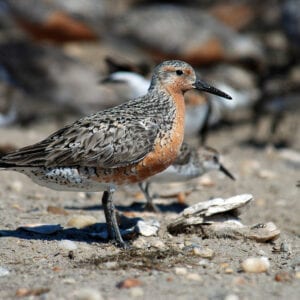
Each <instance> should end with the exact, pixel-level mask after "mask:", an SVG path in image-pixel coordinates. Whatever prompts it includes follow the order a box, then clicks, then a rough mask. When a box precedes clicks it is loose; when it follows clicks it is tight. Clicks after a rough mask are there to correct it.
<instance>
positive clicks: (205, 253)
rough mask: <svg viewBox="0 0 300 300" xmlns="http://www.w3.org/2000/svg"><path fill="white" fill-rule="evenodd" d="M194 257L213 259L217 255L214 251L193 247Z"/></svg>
mask: <svg viewBox="0 0 300 300" xmlns="http://www.w3.org/2000/svg"><path fill="white" fill-rule="evenodd" d="M192 252H193V254H194V255H197V256H200V257H203V258H213V257H214V255H215V252H214V251H213V250H212V249H209V248H204V249H203V248H200V247H193V250H192Z"/></svg>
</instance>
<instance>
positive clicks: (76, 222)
mask: <svg viewBox="0 0 300 300" xmlns="http://www.w3.org/2000/svg"><path fill="white" fill-rule="evenodd" d="M95 223H97V219H96V218H95V217H93V216H75V217H73V218H71V219H70V220H69V221H68V223H67V225H68V226H70V227H75V228H77V229H81V228H84V227H87V226H91V225H94V224H95Z"/></svg>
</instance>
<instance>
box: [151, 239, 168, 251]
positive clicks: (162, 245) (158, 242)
mask: <svg viewBox="0 0 300 300" xmlns="http://www.w3.org/2000/svg"><path fill="white" fill-rule="evenodd" d="M151 246H152V247H154V248H157V249H160V250H162V249H165V248H166V245H165V243H164V242H163V241H161V240H155V241H154V242H153V243H152V244H151Z"/></svg>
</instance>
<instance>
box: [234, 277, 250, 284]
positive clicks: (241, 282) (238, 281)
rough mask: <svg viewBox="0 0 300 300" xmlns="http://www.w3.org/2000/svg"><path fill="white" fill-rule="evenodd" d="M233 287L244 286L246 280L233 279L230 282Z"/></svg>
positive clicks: (242, 278)
mask: <svg viewBox="0 0 300 300" xmlns="http://www.w3.org/2000/svg"><path fill="white" fill-rule="evenodd" d="M232 283H233V285H244V284H246V283H247V281H246V279H245V278H244V277H241V276H239V277H235V278H233V280H232Z"/></svg>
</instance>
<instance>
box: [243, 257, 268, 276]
mask: <svg viewBox="0 0 300 300" xmlns="http://www.w3.org/2000/svg"><path fill="white" fill-rule="evenodd" d="M241 266H242V269H243V270H244V271H245V272H247V273H263V272H266V271H267V270H268V269H269V268H270V262H269V259H268V258H267V257H265V256H262V257H249V258H247V259H245V260H244V261H243V262H242V264H241Z"/></svg>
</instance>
